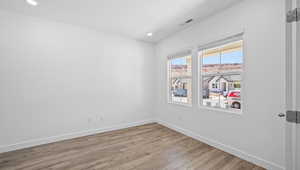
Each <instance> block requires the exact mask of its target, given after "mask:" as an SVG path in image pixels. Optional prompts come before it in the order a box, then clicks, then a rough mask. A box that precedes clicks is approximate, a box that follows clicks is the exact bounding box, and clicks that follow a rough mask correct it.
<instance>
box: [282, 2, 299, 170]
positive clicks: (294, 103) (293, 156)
mask: <svg viewBox="0 0 300 170" xmlns="http://www.w3.org/2000/svg"><path fill="white" fill-rule="evenodd" d="M299 7H300V0H286V11H287V25H286V54H287V55H286V64H287V65H286V68H287V70H286V109H287V113H286V142H285V143H286V169H287V170H300V124H299V120H300V112H299V111H300V22H299V21H298V20H299V19H300V18H299V17H298V16H299V14H300V10H298V9H297V8H299ZM281 116H283V115H281Z"/></svg>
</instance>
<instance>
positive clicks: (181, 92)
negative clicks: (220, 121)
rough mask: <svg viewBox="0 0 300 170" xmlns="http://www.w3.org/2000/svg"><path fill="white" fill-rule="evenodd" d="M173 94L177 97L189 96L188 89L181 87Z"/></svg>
mask: <svg viewBox="0 0 300 170" xmlns="http://www.w3.org/2000/svg"><path fill="white" fill-rule="evenodd" d="M173 95H174V96H176V97H187V89H181V88H178V89H175V90H174V91H173Z"/></svg>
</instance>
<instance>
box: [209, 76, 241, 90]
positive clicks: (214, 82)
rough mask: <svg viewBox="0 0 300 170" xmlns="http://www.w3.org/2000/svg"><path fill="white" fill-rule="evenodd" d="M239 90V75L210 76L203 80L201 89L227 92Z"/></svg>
mask: <svg viewBox="0 0 300 170" xmlns="http://www.w3.org/2000/svg"><path fill="white" fill-rule="evenodd" d="M239 88H240V75H229V76H212V77H209V78H207V79H206V80H204V84H203V89H210V90H219V91H220V92H228V91H230V90H234V89H239Z"/></svg>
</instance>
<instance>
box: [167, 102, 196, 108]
mask: <svg viewBox="0 0 300 170" xmlns="http://www.w3.org/2000/svg"><path fill="white" fill-rule="evenodd" d="M168 104H170V105H175V106H183V107H192V104H185V103H178V102H168Z"/></svg>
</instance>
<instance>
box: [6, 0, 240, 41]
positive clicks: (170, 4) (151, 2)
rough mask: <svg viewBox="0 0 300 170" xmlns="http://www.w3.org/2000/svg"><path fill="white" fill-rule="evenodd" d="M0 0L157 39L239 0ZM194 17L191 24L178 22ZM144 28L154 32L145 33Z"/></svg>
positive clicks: (30, 10) (37, 12)
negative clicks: (31, 0)
mask: <svg viewBox="0 0 300 170" xmlns="http://www.w3.org/2000/svg"><path fill="white" fill-rule="evenodd" d="M36 1H38V3H39V5H38V6H37V7H33V6H29V5H28V4H27V3H26V2H25V0H0V9H5V10H12V11H15V12H19V13H23V14H25V15H31V16H37V17H42V18H47V19H51V20H55V21H60V22H64V23H70V24H75V25H81V26H86V27H89V28H92V29H97V30H100V31H104V32H110V33H115V34H120V35H124V36H128V37H131V38H134V39H138V40H143V41H148V42H158V41H159V40H161V39H163V38H166V37H167V36H169V35H172V34H174V33H175V32H177V31H180V30H182V29H184V28H186V27H188V26H189V25H191V24H193V23H195V22H199V21H200V20H201V19H203V18H205V17H207V16H210V15H212V14H214V13H216V12H218V11H220V10H223V9H225V8H227V7H229V6H232V5H233V4H234V3H236V2H238V1H241V0H36ZM190 18H193V19H194V21H193V22H192V23H190V24H186V25H181V24H182V23H184V22H185V21H186V20H188V19H190ZM147 32H153V36H152V37H147V36H146V33H147Z"/></svg>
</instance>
